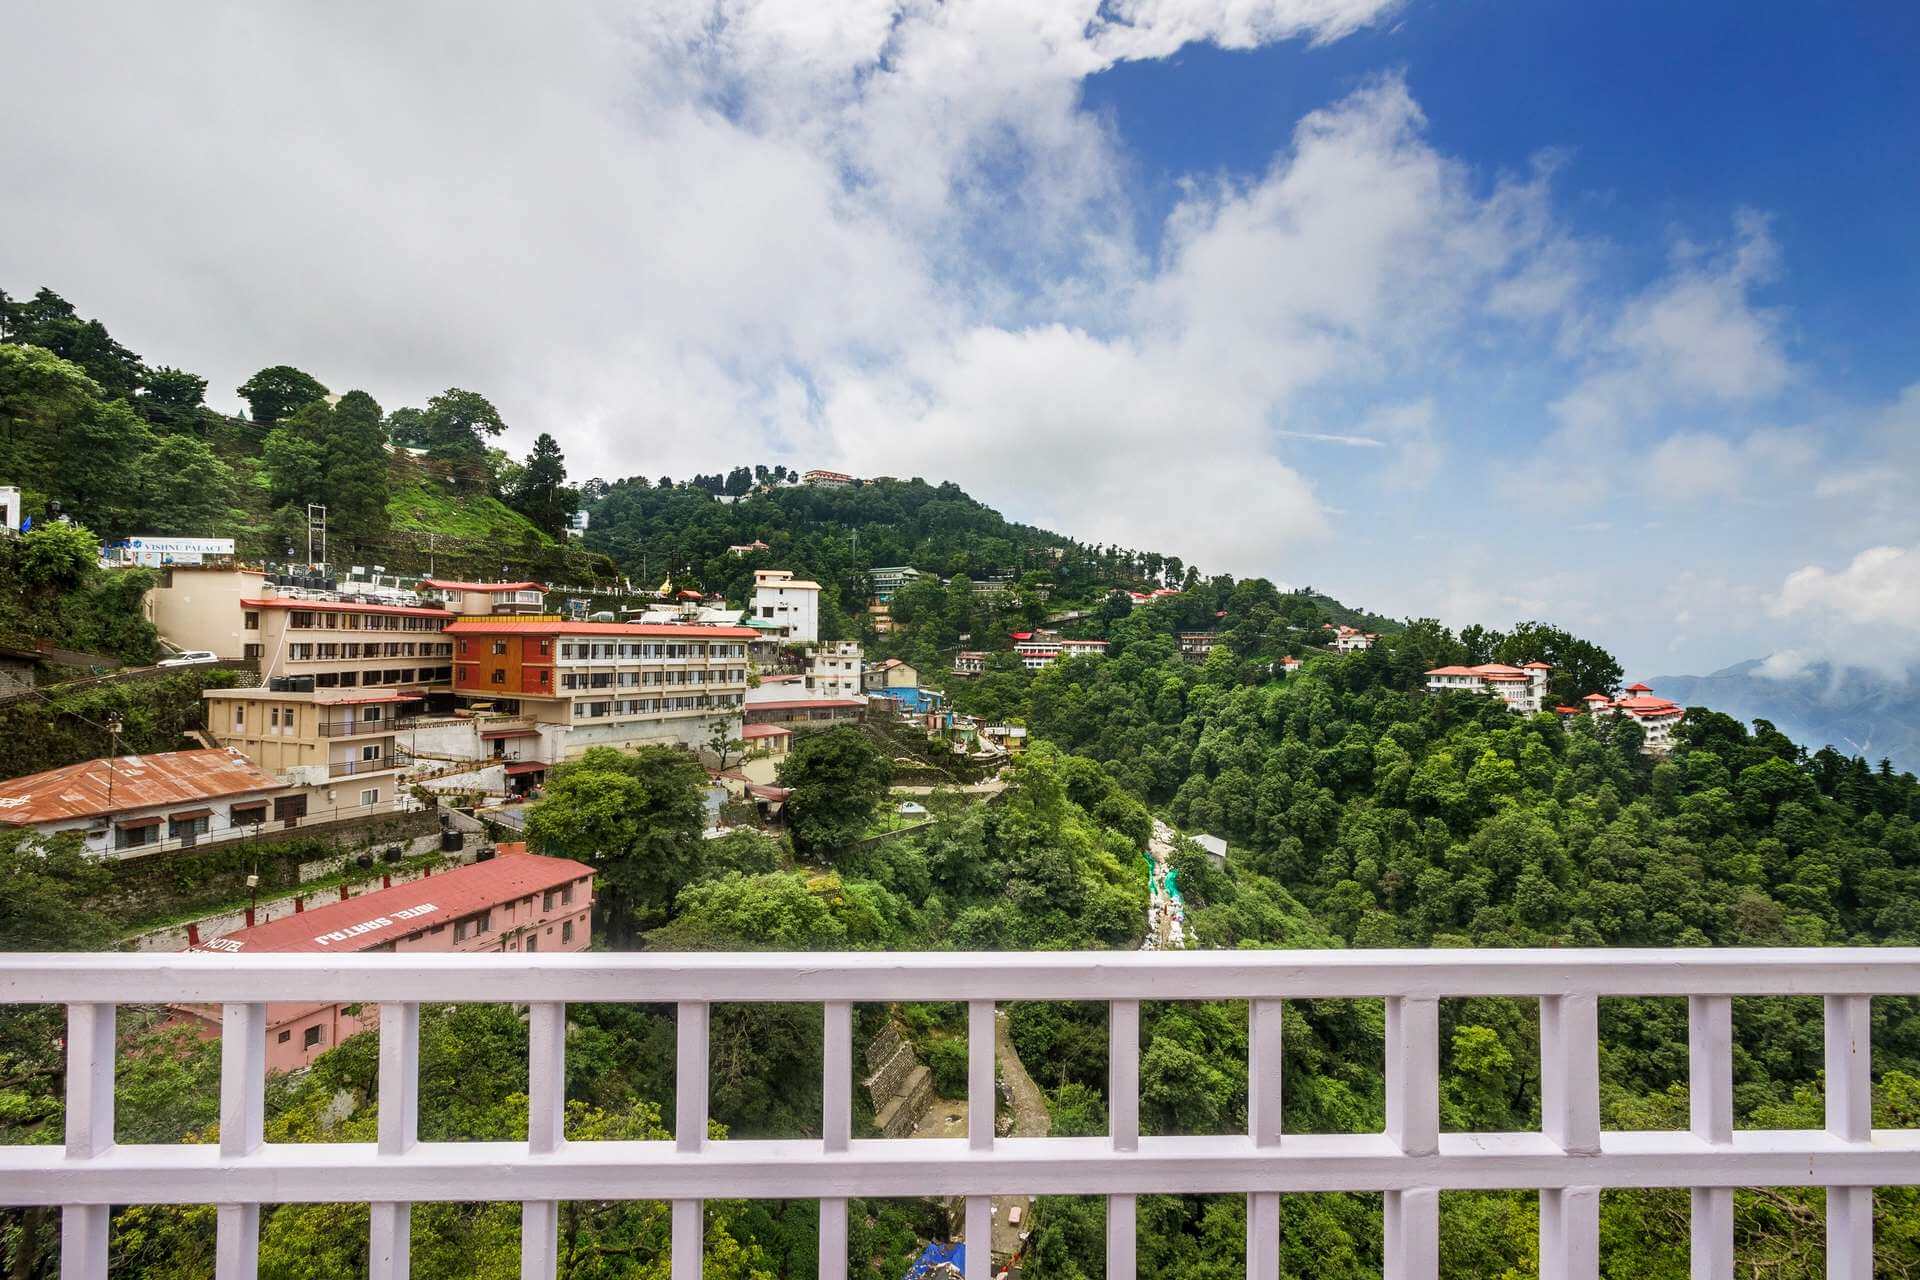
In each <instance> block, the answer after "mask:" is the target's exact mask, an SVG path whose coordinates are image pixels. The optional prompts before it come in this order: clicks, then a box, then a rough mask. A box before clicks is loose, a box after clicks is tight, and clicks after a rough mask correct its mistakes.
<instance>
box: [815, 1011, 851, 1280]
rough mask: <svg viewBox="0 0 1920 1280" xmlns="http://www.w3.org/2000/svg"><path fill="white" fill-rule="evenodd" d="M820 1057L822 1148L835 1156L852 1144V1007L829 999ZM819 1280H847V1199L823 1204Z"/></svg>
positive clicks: (827, 1199) (821, 1202)
mask: <svg viewBox="0 0 1920 1280" xmlns="http://www.w3.org/2000/svg"><path fill="white" fill-rule="evenodd" d="M824 1016H825V1021H826V1036H825V1040H824V1041H823V1044H822V1050H821V1054H820V1147H821V1150H823V1151H825V1152H827V1153H828V1154H832V1153H834V1152H841V1151H846V1150H848V1149H849V1148H850V1147H851V1146H852V1143H853V1005H852V1004H850V1003H849V1002H847V1001H845V1000H829V1001H827V1002H826V1010H825V1015H824ZM819 1274H820V1280H847V1201H846V1197H845V1196H828V1197H826V1198H824V1199H822V1200H821V1201H820V1262H819Z"/></svg>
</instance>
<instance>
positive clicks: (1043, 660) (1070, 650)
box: [1013, 631, 1107, 671]
mask: <svg viewBox="0 0 1920 1280" xmlns="http://www.w3.org/2000/svg"><path fill="white" fill-rule="evenodd" d="M1106 651H1107V642H1106V641H1105V640H1069V639H1066V638H1064V637H1062V636H1059V635H1057V634H1055V633H1054V632H1051V631H1034V632H1023V633H1018V634H1016V635H1015V636H1014V637H1013V652H1014V653H1015V655H1017V656H1018V657H1019V659H1020V662H1021V664H1022V665H1023V666H1025V667H1026V668H1027V670H1029V671H1040V670H1043V669H1045V668H1047V667H1050V666H1052V665H1053V664H1054V663H1055V662H1057V661H1059V660H1060V659H1061V658H1073V657H1083V656H1092V657H1099V656H1101V655H1103V654H1105V653H1106Z"/></svg>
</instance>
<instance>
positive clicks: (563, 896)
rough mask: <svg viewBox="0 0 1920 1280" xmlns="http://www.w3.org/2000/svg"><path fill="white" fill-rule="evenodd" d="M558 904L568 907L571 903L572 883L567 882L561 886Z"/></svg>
mask: <svg viewBox="0 0 1920 1280" xmlns="http://www.w3.org/2000/svg"><path fill="white" fill-rule="evenodd" d="M560 905H561V906H563V907H570V906H572V905H573V886H572V885H570V884H569V885H563V886H561V889H560Z"/></svg>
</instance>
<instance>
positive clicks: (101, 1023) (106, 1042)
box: [60, 1004, 116, 1280]
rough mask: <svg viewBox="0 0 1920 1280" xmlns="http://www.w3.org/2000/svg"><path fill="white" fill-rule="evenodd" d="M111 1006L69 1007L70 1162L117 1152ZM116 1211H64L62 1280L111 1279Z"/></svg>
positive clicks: (72, 1207)
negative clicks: (109, 1236)
mask: <svg viewBox="0 0 1920 1280" xmlns="http://www.w3.org/2000/svg"><path fill="white" fill-rule="evenodd" d="M115 1014H116V1010H115V1007H114V1006H113V1005H110V1004H73V1005H68V1006H67V1130H66V1144H67V1157H68V1159H71V1160H91V1159H93V1158H94V1157H96V1156H103V1155H105V1154H106V1153H107V1152H109V1151H111V1150H112V1149H113V1048H114V1018H115ZM111 1214H112V1206H111V1205H105V1204H69V1205H65V1206H63V1207H62V1209H61V1211H60V1275H61V1280H107V1228H108V1226H109V1223H110V1221H111Z"/></svg>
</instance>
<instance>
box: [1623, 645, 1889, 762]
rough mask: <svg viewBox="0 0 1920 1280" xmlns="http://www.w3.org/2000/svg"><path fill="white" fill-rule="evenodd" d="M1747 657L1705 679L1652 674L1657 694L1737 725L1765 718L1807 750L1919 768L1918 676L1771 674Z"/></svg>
mask: <svg viewBox="0 0 1920 1280" xmlns="http://www.w3.org/2000/svg"><path fill="white" fill-rule="evenodd" d="M1764 666H1765V663H1764V660H1763V659H1759V658H1751V659H1748V660H1747V661H1745V662H1736V663H1734V664H1733V665H1732V666H1730V667H1723V668H1722V669H1720V670H1719V671H1715V672H1713V673H1712V674H1711V675H1704V676H1654V677H1652V678H1651V679H1649V680H1648V681H1647V683H1648V684H1651V685H1652V686H1653V687H1654V690H1655V692H1657V693H1659V694H1660V695H1661V696H1662V697H1666V698H1672V699H1673V700H1674V701H1675V702H1678V703H1682V704H1684V705H1687V706H1706V707H1711V708H1713V709H1714V710H1715V711H1722V712H1725V713H1726V714H1727V715H1730V716H1734V717H1736V718H1738V719H1741V720H1747V721H1751V720H1754V719H1765V720H1770V721H1772V722H1773V723H1774V725H1775V726H1776V727H1778V728H1779V729H1780V731H1781V732H1782V733H1785V734H1786V735H1787V736H1788V737H1790V738H1793V739H1794V740H1795V741H1798V742H1803V743H1805V744H1806V745H1807V747H1808V748H1809V749H1810V750H1811V749H1817V748H1818V747H1819V746H1820V745H1822V744H1831V745H1832V746H1833V747H1834V748H1835V749H1836V750H1838V751H1842V752H1845V753H1846V754H1847V755H1858V756H1865V757H1866V758H1867V759H1868V760H1870V761H1873V762H1874V763H1878V762H1879V761H1880V760H1881V758H1882V757H1886V758H1890V759H1891V760H1892V761H1893V763H1894V765H1895V766H1896V767H1898V768H1900V769H1906V770H1916V771H1920V671H1909V672H1908V674H1907V676H1906V678H1904V679H1893V678H1889V677H1887V676H1885V675H1883V674H1881V673H1879V672H1876V671H1870V670H1867V669H1865V668H1862V667H1837V668H1836V667H1834V666H1833V665H1831V664H1830V663H1825V662H1815V663H1809V664H1808V665H1807V666H1806V667H1804V668H1803V669H1801V670H1800V671H1799V672H1798V673H1797V674H1794V675H1791V676H1773V675H1768V674H1766V672H1765V671H1764Z"/></svg>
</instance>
